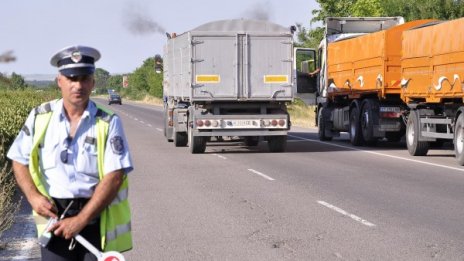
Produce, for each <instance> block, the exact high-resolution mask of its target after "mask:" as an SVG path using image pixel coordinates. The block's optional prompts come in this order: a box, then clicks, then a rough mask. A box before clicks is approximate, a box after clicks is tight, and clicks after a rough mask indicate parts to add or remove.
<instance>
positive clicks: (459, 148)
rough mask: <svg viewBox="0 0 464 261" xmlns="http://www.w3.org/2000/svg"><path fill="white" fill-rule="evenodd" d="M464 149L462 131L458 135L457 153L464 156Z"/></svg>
mask: <svg viewBox="0 0 464 261" xmlns="http://www.w3.org/2000/svg"><path fill="white" fill-rule="evenodd" d="M463 147H464V144H463V130H462V129H461V130H458V133H456V151H457V153H458V154H462V150H463Z"/></svg>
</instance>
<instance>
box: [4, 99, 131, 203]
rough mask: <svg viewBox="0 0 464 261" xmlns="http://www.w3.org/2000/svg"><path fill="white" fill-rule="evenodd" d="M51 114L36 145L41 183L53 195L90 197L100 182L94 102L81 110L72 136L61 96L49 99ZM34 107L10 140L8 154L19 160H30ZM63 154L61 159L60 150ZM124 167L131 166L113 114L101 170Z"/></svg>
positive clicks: (126, 145) (121, 134) (107, 171)
mask: <svg viewBox="0 0 464 261" xmlns="http://www.w3.org/2000/svg"><path fill="white" fill-rule="evenodd" d="M51 108H52V111H53V114H52V117H51V119H50V123H49V125H48V128H47V132H46V134H45V138H44V142H43V146H41V147H40V148H39V162H40V170H41V171H42V173H43V176H44V179H43V181H44V184H45V187H46V189H47V191H48V192H49V194H50V196H51V197H54V198H90V197H91V196H92V194H93V192H94V190H95V187H96V185H97V184H98V182H99V178H98V168H97V142H96V137H97V135H96V124H95V123H96V118H95V115H96V113H97V110H98V109H97V107H96V105H95V103H94V102H92V101H89V105H88V106H87V108H86V110H85V111H84V113H83V115H82V117H81V120H80V121H79V124H78V127H77V129H76V133H75V136H74V138H73V139H72V140H70V139H67V138H68V136H69V129H70V122H69V121H68V119H67V118H66V116H65V113H64V110H63V100H62V99H60V100H58V101H55V102H52V105H51ZM33 124H34V111H31V113H29V116H28V118H27V120H26V123H25V125H24V127H23V129H22V130H21V131H20V133H19V134H18V136H17V137H16V139H15V141H14V142H13V144H12V146H11V148H10V150H9V151H8V154H7V157H8V158H9V159H11V160H14V161H17V162H19V163H21V164H24V165H28V164H29V156H30V153H31V148H32V136H33V134H32V131H31V130H33V129H34V128H33ZM63 151H66V152H65V154H64V155H63V156H64V157H65V158H66V160H65V161H66V163H63V162H62V158H61V157H62V156H61V154H62V153H63ZM119 169H123V170H124V171H125V173H129V172H130V171H132V170H133V165H132V160H131V156H130V153H129V148H128V144H127V140H126V137H125V135H124V130H123V127H122V122H121V119H120V118H119V117H118V116H117V115H113V117H112V119H111V121H110V123H109V130H108V140H107V142H106V149H105V157H104V166H103V170H104V173H105V175H106V174H107V173H110V172H112V171H115V170H119Z"/></svg>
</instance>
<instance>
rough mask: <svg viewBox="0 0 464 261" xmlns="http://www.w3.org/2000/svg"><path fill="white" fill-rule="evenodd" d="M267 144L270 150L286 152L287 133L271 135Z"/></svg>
mask: <svg viewBox="0 0 464 261" xmlns="http://www.w3.org/2000/svg"><path fill="white" fill-rule="evenodd" d="M267 145H268V147H269V151H270V152H284V151H285V149H286V148H287V135H282V136H269V137H268V139H267Z"/></svg>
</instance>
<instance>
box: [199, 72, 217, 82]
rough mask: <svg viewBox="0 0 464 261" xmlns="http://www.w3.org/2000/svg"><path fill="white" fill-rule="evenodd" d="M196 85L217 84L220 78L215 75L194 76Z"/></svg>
mask: <svg viewBox="0 0 464 261" xmlns="http://www.w3.org/2000/svg"><path fill="white" fill-rule="evenodd" d="M195 79H196V82H197V83H219V82H220V81H221V77H220V76H219V75H217V74H210V75H206V74H200V75H196V76H195Z"/></svg>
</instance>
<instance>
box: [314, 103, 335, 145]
mask: <svg viewBox="0 0 464 261" xmlns="http://www.w3.org/2000/svg"><path fill="white" fill-rule="evenodd" d="M323 110H324V108H323V107H321V108H320V109H319V111H318V113H317V125H318V132H317V134H318V136H319V140H320V141H331V140H332V137H328V136H326V135H325V129H326V128H327V127H326V126H325V121H324V116H323V114H322V111H323Z"/></svg>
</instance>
